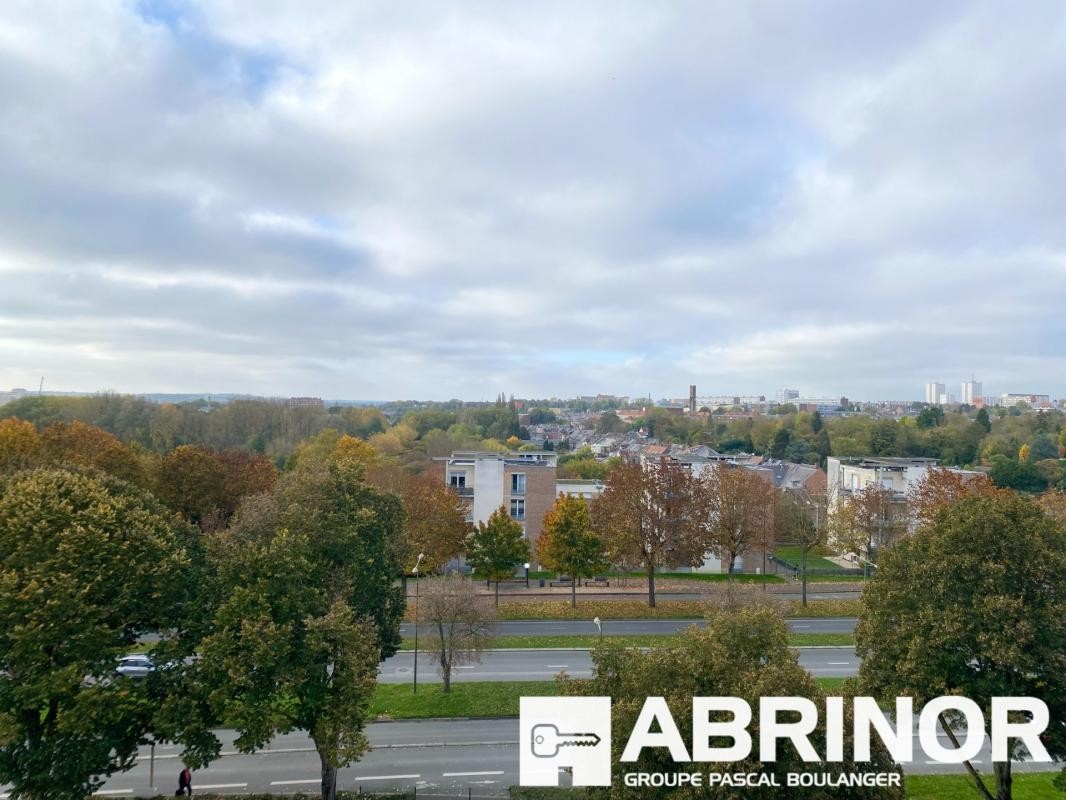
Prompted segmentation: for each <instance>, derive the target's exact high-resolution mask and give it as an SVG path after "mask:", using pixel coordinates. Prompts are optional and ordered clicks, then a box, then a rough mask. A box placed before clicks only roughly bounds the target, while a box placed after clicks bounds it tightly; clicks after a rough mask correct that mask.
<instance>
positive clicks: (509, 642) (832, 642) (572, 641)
mask: <svg viewBox="0 0 1066 800" xmlns="http://www.w3.org/2000/svg"><path fill="white" fill-rule="evenodd" d="M670 638H671V634H669V633H647V634H626V635H622V636H610V635H607V636H604V639H607V640H609V641H612V642H621V643H622V644H624V645H625V646H627V647H660V646H662V645H663V644H665V643H667V642H668V641H669V640H670ZM598 643H599V637H598V636H597V635H596V634H589V635H566V634H561V635H557V636H497V637H496V638H495V639H493V641H492V647H493V649H495V650H508V649H518V648H531V649H538V650H550V649H553V648H554V649H569V648H591V647H595V646H596V645H597V644H598ZM788 643H789V644H790V645H792V646H793V647H811V646H818V645H821V646H831V647H846V646H849V645H853V644H855V637H854V636H852V635H851V634H850V633H794V634H792V635H790V636H789V638H788ZM421 644H422V649H429V648H426V644H427V642H426V641H425V640H423V641H422V642H421ZM400 649H401V650H414V640H413V639H404V640H403V642H402V644H401V645H400Z"/></svg>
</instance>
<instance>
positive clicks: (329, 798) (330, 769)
mask: <svg viewBox="0 0 1066 800" xmlns="http://www.w3.org/2000/svg"><path fill="white" fill-rule="evenodd" d="M318 760H319V761H320V762H321V763H322V800H337V768H336V767H334V766H333V765H332V764H330V763H329V762H328V761H327V760H326V757H325V756H324V755H322V753H321V752H320V753H319V754H318Z"/></svg>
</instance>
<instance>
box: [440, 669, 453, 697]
mask: <svg viewBox="0 0 1066 800" xmlns="http://www.w3.org/2000/svg"><path fill="white" fill-rule="evenodd" d="M440 676H441V680H443V681H444V685H443V687H442V688H441V691H442V692H444V693H445V694H448V692H450V691H451V690H452V667H451V664H445V663H444V662H441V670H440Z"/></svg>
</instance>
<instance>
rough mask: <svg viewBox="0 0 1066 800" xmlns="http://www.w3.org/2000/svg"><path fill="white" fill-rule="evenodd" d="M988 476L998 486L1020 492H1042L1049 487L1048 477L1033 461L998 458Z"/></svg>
mask: <svg viewBox="0 0 1066 800" xmlns="http://www.w3.org/2000/svg"><path fill="white" fill-rule="evenodd" d="M988 477H990V478H991V479H992V482H993V483H995V484H996V486H1002V487H1003V488H1005V489H1014V490H1016V491H1019V492H1042V491H1044V490H1045V489H1046V488H1047V479H1046V478H1045V477H1044V476H1043V475H1042V474H1041V472H1040V470H1039V469H1038V468H1037V466H1036V464H1034V463H1033V462H1032V461H1015V460H1014V459H1012V458H1002V457H1000V458H997V459H996V461H995V463H994V464H993V465H992V469H990V470H989V471H988Z"/></svg>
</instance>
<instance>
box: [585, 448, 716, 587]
mask: <svg viewBox="0 0 1066 800" xmlns="http://www.w3.org/2000/svg"><path fill="white" fill-rule="evenodd" d="M592 522H593V528H594V529H595V530H596V531H598V532H599V533H600V535H601V536H602V537H603V539H604V541H605V543H606V545H607V553H608V558H609V560H610V561H611V562H612V563H629V564H639V565H640V566H641V567H642V568H643V570H644V572H645V574H646V575H647V578H648V605H649V606H650V607H654V606H655V570H657V569H659V568H660V567H682V566H685V567H694V566H698V565H700V564H702V563H703V557H704V554H705V553H706V552H707V549H708V544H709V542H708V535H707V534H708V531H707V516H706V508H705V505H704V503H703V496H702V494H701V488H700V485H699V482H698V481H697V480H696V479H695V478H693V477H692V474H691V473H690V472H689V471H688V470H687V469H686V468H685V467H683V466H682V465H680V464H676V463H673V462H669V461H666V460H663V461H658V462H649V463H647V464H645V465H642V464H640V463H621V464H619V465H617V466H616V467H615V468H614V469H612V470H611V472H610V473H609V474H608V476H607V481H606V484H605V486H604V489H603V493H602V494H601V495H600V496H599V497H597V498H596V499H595V500H594V501H593V505H592Z"/></svg>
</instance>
